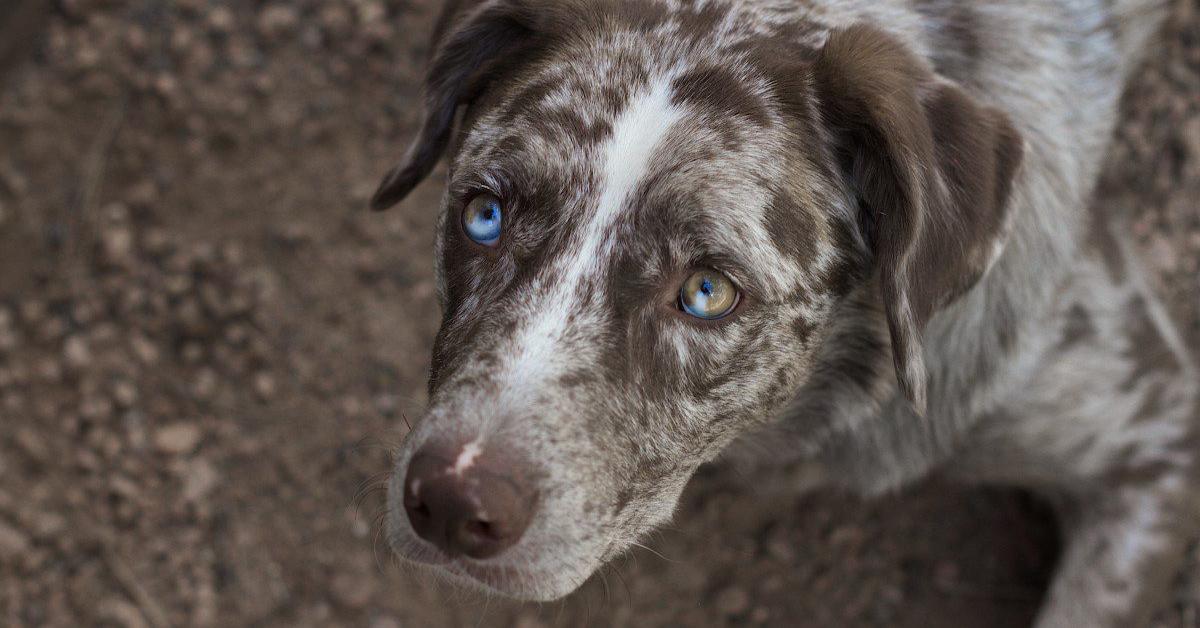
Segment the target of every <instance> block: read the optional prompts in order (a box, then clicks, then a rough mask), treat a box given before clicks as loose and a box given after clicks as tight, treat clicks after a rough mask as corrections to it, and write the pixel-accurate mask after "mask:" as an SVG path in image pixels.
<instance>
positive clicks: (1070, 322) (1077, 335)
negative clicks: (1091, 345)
mask: <svg viewBox="0 0 1200 628" xmlns="http://www.w3.org/2000/svg"><path fill="white" fill-rule="evenodd" d="M1095 336H1096V326H1095V324H1093V323H1092V316H1091V314H1088V311H1087V310H1086V309H1084V308H1083V306H1082V305H1079V304H1078V303H1076V304H1074V305H1072V306H1071V307H1070V309H1068V310H1067V317H1066V322H1065V323H1064V325H1063V336H1062V340H1060V341H1059V343H1058V349H1059V350H1060V351H1062V350H1065V349H1069V348H1071V347H1073V346H1075V345H1077V344H1079V343H1081V342H1086V341H1087V340H1090V339H1091V338H1094V337H1095Z"/></svg>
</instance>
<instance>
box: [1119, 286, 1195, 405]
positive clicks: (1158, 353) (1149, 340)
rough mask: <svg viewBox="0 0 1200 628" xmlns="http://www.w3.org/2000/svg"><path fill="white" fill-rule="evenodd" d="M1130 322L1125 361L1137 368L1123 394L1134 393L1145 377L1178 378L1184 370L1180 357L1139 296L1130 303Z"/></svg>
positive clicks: (1128, 320)
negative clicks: (1131, 390) (1168, 376)
mask: <svg viewBox="0 0 1200 628" xmlns="http://www.w3.org/2000/svg"><path fill="white" fill-rule="evenodd" d="M1126 322H1127V324H1128V325H1129V327H1128V329H1129V351H1128V352H1127V353H1126V356H1125V357H1127V358H1128V359H1129V360H1130V361H1131V362H1133V364H1134V365H1135V366H1134V369H1133V372H1132V373H1130V376H1129V379H1127V380H1126V381H1125V382H1124V383H1123V384H1122V385H1121V386H1122V389H1123V390H1130V389H1131V388H1132V387H1133V386H1134V384H1135V383H1136V382H1137V381H1138V380H1139V379H1140V378H1141V377H1143V376H1146V375H1151V374H1168V375H1175V374H1177V373H1179V372H1180V371H1181V370H1182V369H1183V365H1182V364H1181V363H1180V362H1179V357H1178V356H1176V355H1175V351H1174V350H1173V349H1172V348H1171V345H1170V344H1168V343H1167V340H1166V338H1164V337H1163V335H1162V331H1160V330H1159V328H1158V325H1157V324H1156V323H1155V321H1154V319H1153V318H1152V317H1151V316H1150V310H1149V306H1148V305H1147V304H1146V299H1145V298H1143V297H1141V296H1136V297H1134V298H1133V299H1132V300H1131V301H1130V302H1129V318H1128V319H1127V321H1126Z"/></svg>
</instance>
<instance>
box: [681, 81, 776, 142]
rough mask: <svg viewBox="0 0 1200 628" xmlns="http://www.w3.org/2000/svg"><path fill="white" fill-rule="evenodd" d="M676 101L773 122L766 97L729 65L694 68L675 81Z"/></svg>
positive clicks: (757, 121)
mask: <svg viewBox="0 0 1200 628" xmlns="http://www.w3.org/2000/svg"><path fill="white" fill-rule="evenodd" d="M671 89H672V90H673V91H674V93H673V94H672V97H671V102H672V103H673V104H676V105H678V104H681V103H682V104H687V105H691V106H694V107H697V108H699V109H702V110H705V111H707V112H709V113H711V114H712V115H715V116H720V117H727V116H730V115H735V116H741V117H745V118H747V119H749V120H750V121H752V122H753V123H754V124H757V125H758V126H761V127H766V126H769V125H770V124H771V119H770V117H769V116H768V115H767V110H766V107H765V106H764V103H763V102H762V100H761V99H760V98H759V97H758V96H757V95H755V94H754V93H752V92H751V91H750V90H748V89H747V88H746V82H745V81H744V80H741V79H740V78H738V77H737V76H735V75H734V74H733V73H732V72H730V71H729V70H727V69H723V68H717V67H708V68H696V69H693V70H690V71H688V72H686V73H684V74H683V75H681V76H679V77H678V78H676V79H675V81H674V82H673V83H672V84H671Z"/></svg>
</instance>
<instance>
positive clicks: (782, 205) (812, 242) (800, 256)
mask: <svg viewBox="0 0 1200 628" xmlns="http://www.w3.org/2000/svg"><path fill="white" fill-rule="evenodd" d="M764 221H765V223H764V226H765V227H766V230H767V233H770V234H771V241H772V242H774V243H775V247H776V248H778V249H779V251H780V252H781V253H783V254H784V255H788V256H791V257H792V258H794V259H795V260H796V263H797V264H799V265H800V266H801V267H802V268H804V267H808V266H809V265H811V264H812V263H813V260H814V259H816V256H817V238H818V225H817V219H816V217H815V216H813V215H812V209H811V208H809V207H805V206H804V205H803V204H801V203H798V202H797V201H796V199H795V198H794V197H793V196H792V194H791V193H790V192H788V191H786V190H777V191H776V192H775V194H774V195H772V197H771V203H770V205H768V206H767V210H766V215H765V216H764Z"/></svg>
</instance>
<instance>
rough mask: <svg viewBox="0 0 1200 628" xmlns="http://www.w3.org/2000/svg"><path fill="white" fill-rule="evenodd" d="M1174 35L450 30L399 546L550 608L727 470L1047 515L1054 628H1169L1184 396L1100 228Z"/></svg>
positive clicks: (1088, 28) (715, 12)
mask: <svg viewBox="0 0 1200 628" xmlns="http://www.w3.org/2000/svg"><path fill="white" fill-rule="evenodd" d="M1164 12H1165V10H1164V7H1162V6H1161V2H1156V1H1155V0H1000V1H986V2H985V1H983V0H740V1H735V0H566V1H564V0H557V1H555V0H486V1H480V0H459V1H457V2H455V1H452V2H450V3H449V6H448V7H447V8H446V10H445V13H444V15H443V17H442V18H441V20H440V21H439V25H438V28H437V31H436V33H435V36H434V37H435V46H434V50H435V52H434V55H433V59H432V63H431V67H430V69H429V73H428V80H427V84H426V85H425V90H426V92H425V93H426V107H427V110H426V113H425V117H424V119H423V125H422V127H421V130H420V134H419V137H418V138H417V140H416V142H415V144H414V145H413V147H412V148H411V150H410V151H409V152H408V154H407V156H406V157H405V158H404V161H403V162H402V163H401V164H400V165H399V166H398V167H397V168H396V169H395V170H393V171H392V172H391V173H390V174H389V175H388V176H387V178H386V180H385V181H384V182H383V184H382V186H381V187H380V189H379V191H378V193H377V195H376V197H375V199H374V201H373V205H374V206H375V207H376V208H380V209H382V208H384V207H387V206H390V205H393V204H395V203H396V202H398V201H399V200H400V199H402V198H403V197H404V196H405V195H406V194H407V193H408V192H409V191H410V190H411V189H412V188H413V187H414V186H415V185H416V184H417V183H418V182H420V181H421V180H422V179H423V178H424V177H425V176H426V175H427V174H428V173H429V172H430V171H431V169H432V168H433V167H434V165H435V164H436V162H437V161H438V160H439V159H440V158H441V157H442V155H443V154H444V153H447V152H448V153H449V155H448V156H449V159H450V164H451V165H450V170H449V185H448V191H447V193H446V195H445V200H444V203H443V204H442V207H441V218H440V221H439V225H440V226H439V232H438V237H437V246H436V254H437V258H438V259H437V264H438V277H439V284H438V285H439V297H440V300H441V304H442V306H443V311H444V320H443V323H442V327H441V331H440V332H439V333H438V337H437V341H436V346H435V349H434V356H433V368H432V374H431V378H430V392H431V401H430V407H429V410H428V413H427V414H426V416H425V417H424V418H423V419H422V420H421V421H420V423H419V424H418V425H417V426H416V427H415V429H414V430H413V432H412V433H411V434H410V435H409V437H408V438H407V440H406V442H405V443H404V444H403V446H402V447H401V448H400V450H399V452H398V454H397V456H396V461H395V470H394V475H393V477H392V480H391V483H390V488H389V496H388V499H389V503H390V506H391V508H390V511H389V512H390V515H389V519H388V521H387V535H388V539H389V541H390V543H391V545H392V547H393V548H394V549H395V551H396V552H397V553H399V554H400V555H401V556H403V557H405V558H407V559H409V560H411V561H413V562H416V563H422V564H428V565H434V566H436V567H435V568H436V569H439V570H440V571H443V572H445V573H448V574H451V575H452V577H453V578H454V579H456V580H460V581H461V582H463V583H468V584H473V585H476V586H481V587H483V588H485V589H487V590H490V591H494V592H500V593H502V594H506V595H510V596H514V597H518V598H525V599H535V600H548V599H553V598H557V597H560V596H563V595H565V594H567V593H569V592H571V591H572V590H573V589H575V588H576V587H577V586H579V585H580V583H582V582H583V581H584V580H586V579H587V578H588V577H589V576H590V575H591V574H592V573H593V572H594V571H595V570H596V569H597V568H598V567H599V566H600V565H601V564H602V563H604V562H605V561H607V560H609V559H610V558H612V557H613V556H616V555H618V554H619V553H621V552H622V551H624V550H626V549H627V548H628V547H629V546H630V545H631V544H632V543H634V542H635V541H636V540H637V539H638V538H639V537H641V536H642V535H644V534H646V533H647V532H648V531H650V530H652V529H653V528H654V527H655V526H656V525H658V524H660V523H662V522H664V521H665V520H667V519H668V518H669V517H670V516H671V514H672V511H673V509H674V507H675V504H676V501H677V499H678V497H679V494H680V492H681V491H682V489H683V487H684V485H685V484H686V483H687V481H688V479H689V478H690V477H691V475H692V474H693V472H694V471H696V469H697V467H698V466H700V465H701V464H703V463H705V462H707V461H710V460H712V459H713V458H715V457H716V456H717V455H718V454H720V453H721V451H722V450H724V449H725V448H726V447H727V446H728V445H729V444H730V443H731V442H733V441H734V440H735V439H738V438H739V437H743V436H746V437H752V438H753V437H755V436H757V437H759V438H763V437H765V438H763V440H765V441H767V442H769V443H771V446H772V448H773V451H778V456H779V459H780V460H781V461H796V460H805V461H810V462H812V463H815V464H819V465H820V466H821V467H822V468H823V469H825V470H826V472H827V477H828V478H829V479H830V481H831V482H834V483H836V484H839V485H841V486H844V487H846V488H849V489H852V490H855V491H858V492H861V493H863V494H877V493H880V492H883V491H888V490H892V489H895V488H897V487H900V486H902V485H904V484H906V483H908V482H911V481H913V480H915V479H917V478H920V477H922V476H923V475H925V474H927V473H929V472H931V471H932V470H934V469H939V470H941V471H942V472H944V473H946V474H947V475H950V476H952V477H960V478H963V479H966V480H970V481H975V482H987V483H1007V484H1014V485H1021V486H1026V487H1030V488H1033V489H1035V490H1038V491H1041V492H1042V493H1043V494H1045V495H1047V496H1048V497H1050V498H1051V499H1052V500H1053V502H1054V503H1055V504H1056V505H1058V506H1059V507H1060V514H1061V518H1062V524H1063V526H1064V534H1065V538H1066V547H1065V549H1064V555H1063V558H1062V561H1061V565H1060V567H1059V573H1058V575H1057V578H1056V580H1055V581H1054V584H1053V586H1052V590H1051V592H1050V594H1049V597H1048V601H1047V603H1046V606H1045V608H1044V609H1043V611H1042V614H1041V618H1040V625H1042V626H1064V627H1065V626H1128V625H1132V624H1135V623H1137V622H1139V621H1143V620H1144V615H1145V614H1146V613H1147V610H1148V609H1149V608H1150V605H1151V604H1152V602H1153V598H1154V594H1155V593H1156V592H1158V591H1161V590H1162V589H1163V585H1164V582H1165V580H1166V578H1167V577H1168V576H1169V574H1170V573H1171V569H1172V567H1173V566H1174V563H1173V561H1172V559H1173V558H1175V557H1177V556H1178V554H1179V553H1180V551H1179V550H1180V547H1181V544H1182V543H1184V542H1186V539H1187V538H1188V535H1189V534H1190V532H1191V531H1190V529H1189V528H1190V524H1192V523H1193V522H1194V521H1195V520H1196V519H1197V513H1196V504H1195V502H1196V490H1197V487H1200V478H1198V477H1197V457H1198V455H1200V452H1198V450H1200V439H1198V434H1200V425H1198V422H1200V419H1198V417H1200V413H1198V411H1197V397H1198V389H1200V384H1198V378H1197V371H1196V370H1195V367H1194V366H1193V364H1192V362H1191V358H1190V357H1189V356H1188V353H1187V350H1186V347H1185V346H1184V345H1183V343H1182V341H1181V340H1180V339H1179V336H1178V334H1177V333H1176V332H1175V331H1174V329H1173V328H1172V326H1171V324H1170V322H1169V321H1168V320H1167V318H1166V316H1165V315H1164V312H1163V308H1162V307H1161V306H1160V304H1159V302H1158V301H1157V300H1156V299H1155V298H1154V297H1153V296H1151V294H1149V293H1148V291H1147V288H1146V284H1145V282H1144V280H1143V276H1142V274H1141V273H1140V271H1139V270H1138V269H1137V268H1136V266H1135V264H1134V263H1133V261H1132V260H1131V259H1130V257H1129V255H1128V252H1127V249H1128V246H1127V244H1126V243H1125V241H1124V240H1123V239H1122V238H1121V236H1120V235H1119V234H1117V233H1113V232H1112V230H1110V227H1109V225H1108V224H1107V219H1106V217H1104V216H1099V215H1090V214H1089V213H1088V211H1087V209H1086V208H1087V207H1088V202H1087V201H1088V198H1089V195H1090V193H1091V190H1092V187H1093V183H1094V181H1095V178H1096V176H1097V170H1098V167H1099V164H1100V162H1101V159H1102V157H1103V155H1104V152H1105V147H1106V145H1107V144H1108V142H1109V137H1110V135H1111V134H1112V130H1113V124H1114V119H1115V113H1116V106H1117V100H1118V96H1119V94H1120V92H1121V89H1122V85H1123V83H1124V81H1125V79H1126V77H1127V76H1128V75H1129V74H1130V72H1131V71H1132V70H1133V69H1134V68H1135V67H1136V66H1137V63H1138V59H1139V57H1140V56H1141V50H1142V48H1143V47H1144V46H1145V45H1146V44H1147V40H1148V39H1149V38H1150V36H1151V35H1152V34H1153V33H1154V32H1155V30H1156V28H1157V26H1158V24H1159V22H1160V19H1161V17H1162V15H1163V13H1164Z"/></svg>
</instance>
